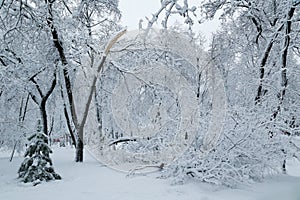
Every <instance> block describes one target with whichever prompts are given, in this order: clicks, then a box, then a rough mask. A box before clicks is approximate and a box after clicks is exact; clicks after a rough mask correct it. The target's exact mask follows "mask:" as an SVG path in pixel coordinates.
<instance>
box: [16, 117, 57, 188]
mask: <svg viewBox="0 0 300 200" xmlns="http://www.w3.org/2000/svg"><path fill="white" fill-rule="evenodd" d="M41 130H42V129H41V122H40V120H39V121H38V128H37V132H36V133H34V134H33V135H31V136H30V137H29V138H28V140H29V141H30V144H29V146H28V148H27V150H26V152H25V155H24V157H25V159H24V161H23V162H22V164H21V166H20V168H19V170H18V174H19V178H20V179H21V181H22V182H24V183H28V182H33V184H34V185H36V184H39V183H40V182H41V181H50V180H55V179H56V180H59V179H61V176H60V175H59V174H57V173H55V171H54V169H53V167H52V160H51V158H50V156H49V154H50V153H52V150H51V149H50V147H49V146H48V136H47V135H45V134H44V133H43V132H42V131H41Z"/></svg>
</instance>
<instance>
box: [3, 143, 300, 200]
mask: <svg viewBox="0 0 300 200" xmlns="http://www.w3.org/2000/svg"><path fill="white" fill-rule="evenodd" d="M8 155H9V154H6V156H4V153H1V157H0V200H19V199H22V200H26V199H30V200H35V199H43V200H48V199H49V200H54V199H55V200H60V199H64V200H66V199H72V200H83V199H87V200H93V199H95V200H96V199H97V200H99V199H102V200H121V199H122V200H148V199H149V200H152V199H153V200H269V199H270V200H300V163H299V162H298V161H295V160H292V161H289V168H288V169H289V173H290V175H281V176H276V177H273V178H269V179H267V180H265V181H264V182H262V183H254V184H253V185H249V186H245V185H244V186H241V187H240V188H239V189H230V188H224V187H220V186H213V185H209V184H205V183H200V182H197V181H190V182H188V183H186V184H183V185H172V184H171V180H169V179H158V178H156V177H158V176H159V174H158V173H156V174H155V173H152V174H147V175H144V176H134V177H126V174H124V173H121V172H117V171H115V170H113V169H110V168H107V167H104V166H103V165H101V163H99V162H98V161H97V160H95V159H94V158H93V157H92V156H91V155H89V154H88V153H86V154H85V162H84V163H75V162H74V161H73V158H74V150H73V149H71V148H54V154H52V160H53V162H54V167H55V170H56V171H57V172H58V173H59V174H60V175H61V176H62V177H63V180H60V181H52V182H48V183H42V184H40V185H37V186H35V187H33V186H32V185H29V184H23V183H20V182H19V181H18V180H17V179H16V177H17V173H16V172H17V170H18V167H19V166H20V163H21V162H22V160H23V158H22V157H15V158H14V160H13V162H11V163H10V162H9V161H8V160H9V156H8Z"/></svg>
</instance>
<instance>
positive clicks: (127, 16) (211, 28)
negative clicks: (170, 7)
mask: <svg viewBox="0 0 300 200" xmlns="http://www.w3.org/2000/svg"><path fill="white" fill-rule="evenodd" d="M119 3H120V10H121V12H122V24H123V25H125V26H127V27H128V29H129V30H134V29H137V28H138V24H139V20H140V19H143V20H144V22H146V20H145V16H148V17H151V14H152V13H154V12H156V11H157V10H158V9H159V8H160V0H120V2H119ZM177 20H178V18H177ZM173 21H175V20H174V19H173ZM144 25H145V24H144ZM218 26H219V22H218V20H214V21H210V22H206V23H205V24H202V25H200V26H197V30H199V31H200V32H201V33H203V34H204V36H205V37H206V39H207V40H209V39H210V37H211V33H212V32H215V31H216V29H217V28H218Z"/></svg>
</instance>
